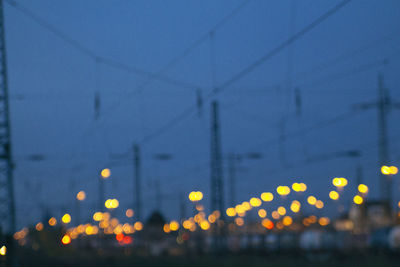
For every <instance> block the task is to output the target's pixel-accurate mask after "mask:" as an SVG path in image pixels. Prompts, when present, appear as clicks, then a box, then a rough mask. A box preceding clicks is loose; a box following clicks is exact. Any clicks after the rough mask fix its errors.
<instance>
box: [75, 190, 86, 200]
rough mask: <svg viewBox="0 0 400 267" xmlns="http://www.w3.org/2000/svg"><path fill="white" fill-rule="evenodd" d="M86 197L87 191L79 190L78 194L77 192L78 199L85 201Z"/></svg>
mask: <svg viewBox="0 0 400 267" xmlns="http://www.w3.org/2000/svg"><path fill="white" fill-rule="evenodd" d="M85 198H86V193H85V191H79V192H78V194H76V199H77V200H79V201H83V200H85Z"/></svg>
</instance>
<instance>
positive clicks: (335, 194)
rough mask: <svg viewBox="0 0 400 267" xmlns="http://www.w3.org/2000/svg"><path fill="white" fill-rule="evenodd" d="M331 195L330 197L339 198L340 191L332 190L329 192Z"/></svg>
mask: <svg viewBox="0 0 400 267" xmlns="http://www.w3.org/2000/svg"><path fill="white" fill-rule="evenodd" d="M329 197H330V199H333V200H337V199H339V193H338V192H336V191H333V190H332V191H330V192H329Z"/></svg>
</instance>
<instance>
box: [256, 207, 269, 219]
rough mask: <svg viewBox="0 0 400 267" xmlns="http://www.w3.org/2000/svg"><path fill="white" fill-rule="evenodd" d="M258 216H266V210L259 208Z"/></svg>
mask: <svg viewBox="0 0 400 267" xmlns="http://www.w3.org/2000/svg"><path fill="white" fill-rule="evenodd" d="M258 216H260V218H265V217H266V216H267V212H266V211H265V209H260V210H259V211H258Z"/></svg>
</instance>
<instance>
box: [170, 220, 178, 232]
mask: <svg viewBox="0 0 400 267" xmlns="http://www.w3.org/2000/svg"><path fill="white" fill-rule="evenodd" d="M169 229H170V230H171V231H177V230H178V229H179V223H178V222H177V221H171V222H170V223H169Z"/></svg>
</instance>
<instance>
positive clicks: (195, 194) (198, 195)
mask: <svg viewBox="0 0 400 267" xmlns="http://www.w3.org/2000/svg"><path fill="white" fill-rule="evenodd" d="M202 199H203V193H202V192H200V191H192V192H190V193H189V200H190V201H200V200H202Z"/></svg>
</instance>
